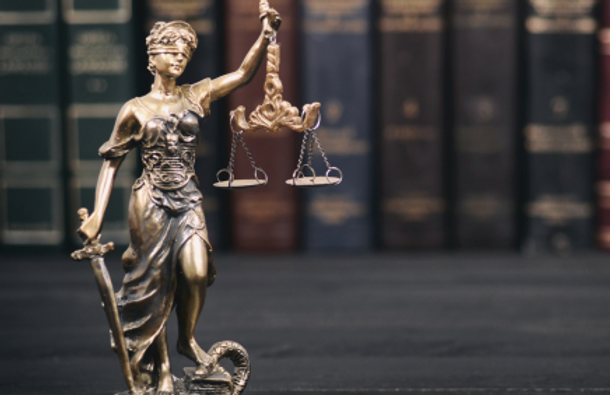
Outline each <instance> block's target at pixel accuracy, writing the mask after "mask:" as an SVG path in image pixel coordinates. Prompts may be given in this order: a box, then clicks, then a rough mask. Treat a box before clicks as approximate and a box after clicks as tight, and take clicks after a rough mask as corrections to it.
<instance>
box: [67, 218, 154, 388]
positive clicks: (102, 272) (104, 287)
mask: <svg viewBox="0 0 610 395" xmlns="http://www.w3.org/2000/svg"><path fill="white" fill-rule="evenodd" d="M78 216H79V217H80V219H81V221H83V222H84V221H86V220H87V218H88V217H89V212H88V211H87V209H86V208H81V209H79V210H78ZM99 239H100V236H98V237H97V239H96V240H92V241H89V242H87V241H85V247H84V248H83V249H81V250H78V251H74V252H73V253H72V254H71V255H70V256H71V257H72V259H74V260H75V261H81V260H83V259H89V260H90V262H91V268H92V269H93V275H94V276H95V281H96V282H97V288H98V289H99V291H100V295H101V296H102V307H104V311H105V312H106V318H107V319H108V323H109V324H110V330H111V331H112V336H113V337H114V342H115V344H116V348H117V350H116V351H117V354H118V356H119V362H120V364H121V370H122V371H123V376H124V377H125V382H126V383H127V388H128V389H129V393H130V394H132V395H139V394H143V392H142V391H140V390H139V389H138V388H137V387H136V384H135V380H134V377H133V372H132V371H131V365H130V363H129V354H128V353H127V344H126V343H125V334H124V333H123V327H122V326H121V320H120V318H119V308H118V305H117V302H116V297H115V296H114V288H113V286H112V281H111V280H110V275H109V274H108V270H107V269H106V264H105V263H104V255H105V254H106V253H108V252H110V251H113V250H114V243H113V242H109V243H108V244H101V243H100V241H99Z"/></svg>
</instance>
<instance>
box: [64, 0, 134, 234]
mask: <svg viewBox="0 0 610 395" xmlns="http://www.w3.org/2000/svg"><path fill="white" fill-rule="evenodd" d="M61 11H62V17H63V21H64V23H65V25H66V33H67V46H68V48H67V53H68V59H67V61H66V70H65V72H66V73H67V75H68V77H67V80H68V83H69V95H68V96H69V97H68V98H67V102H68V103H67V108H66V109H65V115H66V123H67V125H66V133H67V138H66V141H67V155H68V161H67V163H68V173H69V213H68V217H69V219H70V224H71V226H70V228H71V229H77V228H78V226H79V225H80V219H79V218H78V216H77V214H76V212H77V210H78V209H79V208H80V207H87V208H89V210H90V211H92V209H93V205H94V196H95V185H96V183H97V177H98V174H99V170H100V168H101V165H102V161H103V160H102V159H101V158H100V157H99V155H98V149H99V147H100V146H101V145H102V144H103V143H104V142H105V141H107V140H108V138H109V136H110V134H111V133H112V129H113V127H114V123H115V120H116V116H117V114H118V113H119V110H120V108H121V106H122V105H123V104H124V103H125V102H126V101H127V100H129V99H131V98H133V97H134V96H135V93H136V90H135V85H136V79H135V72H134V63H135V62H134V53H133V50H134V43H133V32H134V26H133V18H132V16H133V15H132V4H131V1H130V0H124V1H121V2H104V3H102V2H100V1H95V0H81V1H79V2H74V1H72V0H62V9H61ZM135 168H136V154H135V153H131V154H130V155H129V156H128V157H127V158H126V159H125V160H124V161H123V164H122V165H121V169H120V170H119V173H118V174H117V177H116V181H115V185H114V188H113V192H112V195H111V198H110V202H109V204H108V208H107V209H106V214H105V218H104V228H103V231H102V234H103V236H102V240H111V241H113V242H115V243H116V244H122V245H126V244H128V243H129V230H128V229H129V226H128V220H127V218H128V202H129V197H130V195H131V185H132V184H133V181H134V179H135ZM72 234H73V239H72V242H73V243H74V244H76V245H78V244H80V243H81V240H79V239H78V237H77V235H76V233H75V232H74V233H72Z"/></svg>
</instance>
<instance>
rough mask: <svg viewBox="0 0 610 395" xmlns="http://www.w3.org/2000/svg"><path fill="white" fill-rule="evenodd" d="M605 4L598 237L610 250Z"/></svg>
mask: <svg viewBox="0 0 610 395" xmlns="http://www.w3.org/2000/svg"><path fill="white" fill-rule="evenodd" d="M601 5H602V12H601V14H602V18H601V24H602V26H601V29H600V30H599V41H600V44H601V46H600V76H599V89H600V90H599V122H600V125H599V142H600V144H599V147H600V151H599V159H598V166H599V169H598V176H599V179H598V182H597V197H598V199H597V218H598V229H597V239H598V243H599V246H600V247H601V248H603V249H606V250H610V0H602V2H601Z"/></svg>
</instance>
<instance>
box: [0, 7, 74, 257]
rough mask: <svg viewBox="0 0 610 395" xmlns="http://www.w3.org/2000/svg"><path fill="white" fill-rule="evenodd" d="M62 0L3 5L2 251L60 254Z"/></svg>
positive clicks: (0, 18) (0, 98) (0, 107)
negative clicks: (37, 249) (55, 249)
mask: <svg viewBox="0 0 610 395" xmlns="http://www.w3.org/2000/svg"><path fill="white" fill-rule="evenodd" d="M57 42H58V23H57V4H56V2H55V1H54V0H46V1H43V0H28V1H20V0H5V1H2V2H0V86H1V87H2V89H0V228H1V236H0V237H1V240H2V244H3V245H6V246H9V245H47V246H59V245H61V244H62V243H63V241H64V225H63V219H64V210H63V206H64V204H63V182H62V177H61V168H62V144H61V122H60V120H61V116H60V109H59V78H58V77H59V71H58V59H57Z"/></svg>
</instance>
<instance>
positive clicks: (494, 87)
mask: <svg viewBox="0 0 610 395" xmlns="http://www.w3.org/2000/svg"><path fill="white" fill-rule="evenodd" d="M452 5H453V8H452V12H451V18H452V29H451V34H450V37H451V56H452V68H453V69H452V85H453V89H452V90H453V95H452V106H451V107H452V108H453V116H452V119H453V125H452V132H453V139H452V140H453V152H452V158H453V163H452V166H451V168H452V169H453V175H452V182H453V188H454V192H453V194H452V195H453V196H454V199H455V210H454V211H455V221H454V232H455V234H454V237H453V239H454V242H455V245H456V246H457V247H458V248H500V249H509V248H511V247H514V246H515V245H516V244H515V241H516V224H517V221H516V212H517V202H516V197H517V194H516V182H515V181H516V180H515V176H516V174H515V173H516V171H515V169H516V162H515V161H516V158H517V149H516V148H517V145H516V144H517V137H518V132H517V123H516V122H517V107H516V104H517V86H518V71H517V68H518V26H519V15H518V2H516V1H514V0H500V1H496V0H486V1H477V2H473V1H468V0H456V1H454V2H453V3H452ZM491 60H493V61H491Z"/></svg>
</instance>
